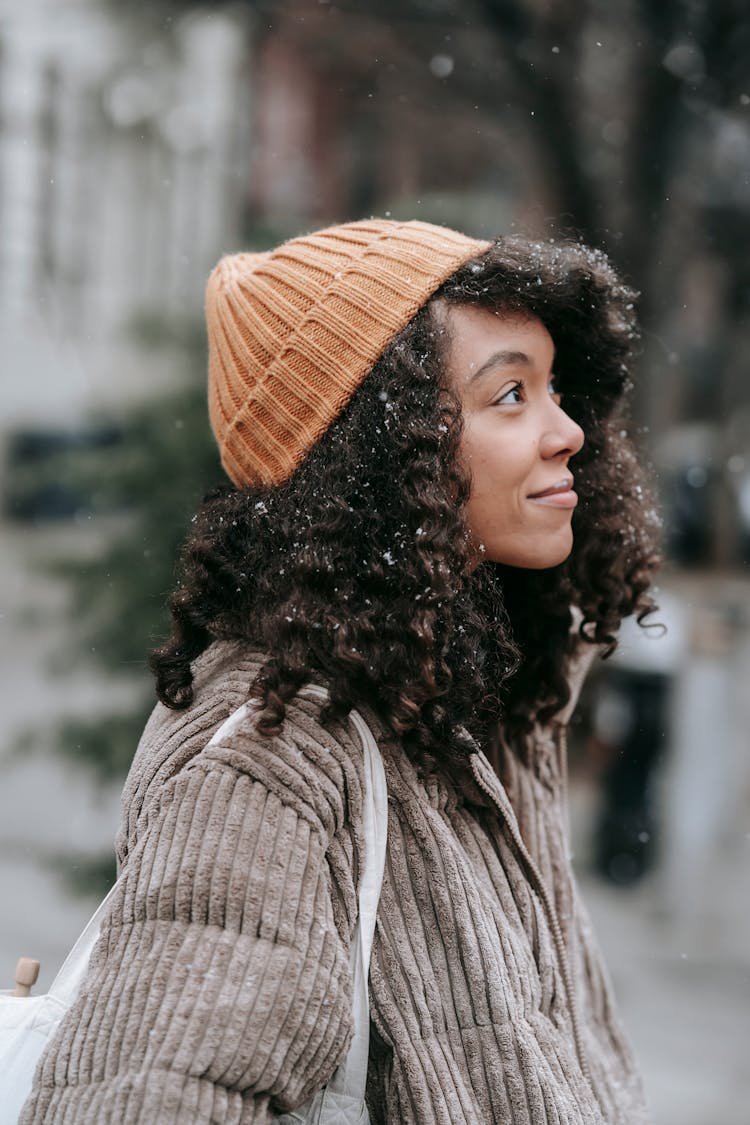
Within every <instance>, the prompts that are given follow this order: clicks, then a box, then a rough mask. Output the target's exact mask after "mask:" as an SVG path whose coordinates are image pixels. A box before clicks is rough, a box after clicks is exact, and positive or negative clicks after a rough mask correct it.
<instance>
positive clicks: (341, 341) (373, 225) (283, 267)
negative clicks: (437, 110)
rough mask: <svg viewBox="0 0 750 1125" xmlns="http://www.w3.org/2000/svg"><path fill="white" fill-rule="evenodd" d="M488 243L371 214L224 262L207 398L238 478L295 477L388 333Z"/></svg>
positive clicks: (213, 315) (211, 286)
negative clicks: (295, 471) (375, 216)
mask: <svg viewBox="0 0 750 1125" xmlns="http://www.w3.org/2000/svg"><path fill="white" fill-rule="evenodd" d="M488 246H489V243H488V242H481V241H478V240H477V239H473V238H468V237H467V236H466V235H463V234H459V233H458V232H457V231H453V230H448V229H447V228H446V227H439V226H433V225H432V224H430V223H422V222H417V221H412V222H406V223H399V222H393V221H390V220H386V219H370V220H368V221H365V222H359V223H346V224H344V225H342V226H335V227H329V228H328V229H327V230H322V231H317V232H315V233H314V234H309V235H303V236H301V237H299V238H293V239H290V241H289V242H285V243H284V244H283V246H280V247H279V248H278V249H276V250H273V251H271V252H270V253H264V254H232V255H229V256H227V257H225V258H222V259H221V261H220V262H219V264H218V265H217V266H216V268H215V269H214V271H213V273H212V274H211V276H210V278H209V281H208V287H207V289H206V321H207V325H208V344H209V376H208V380H209V388H208V404H209V415H210V419H211V426H212V428H213V431H214V435H215V437H216V440H217V442H218V445H219V449H220V451H221V461H222V464H223V466H224V468H225V470H226V472H227V473H228V475H229V476H230V477H231V479H232V480H233V481H234V483H235V484H237V485H246V484H279V483H280V482H281V481H283V480H286V479H287V477H289V476H291V474H292V473H293V472H294V470H295V469H296V468H297V466H298V465H299V464H300V462H301V461H302V460H303V459H304V457H305V455H306V454H307V453H308V452H309V450H310V449H311V448H312V446H313V445H314V444H315V442H316V441H317V440H318V438H319V437H320V436H321V435H322V434H323V433H324V432H325V430H326V429H327V428H328V427H329V426H330V424H331V422H333V420H334V419H335V418H336V417H337V416H338V415H339V414H340V413H341V411H342V410H343V409H344V407H345V406H346V404H347V402H348V401H349V399H350V398H351V396H352V394H353V393H354V391H355V390H356V389H357V387H358V386H359V385H360V383H361V382H362V381H363V379H364V378H365V376H366V375H367V373H368V372H369V371H370V370H371V368H372V366H373V364H374V363H375V361H376V360H377V359H378V357H379V356H380V355H381V353H382V352H383V351H384V349H385V347H386V345H387V344H388V343H389V342H390V340H392V339H393V337H394V336H395V335H396V334H397V333H398V332H399V331H400V330H401V329H402V328H404V327H405V326H406V325H407V324H408V322H409V321H410V320H411V318H412V317H413V316H414V314H415V313H416V312H417V310H418V309H419V308H420V307H421V306H422V305H423V304H424V303H425V301H426V300H427V299H428V297H430V296H431V295H432V294H433V293H434V292H435V290H436V289H438V288H439V286H440V285H441V284H442V282H443V281H445V280H446V278H448V277H450V275H451V274H452V273H453V271H454V270H456V269H457V268H458V267H459V266H460V265H462V264H463V263H464V262H465V261H467V260H468V259H469V258H472V257H475V256H476V255H478V254H481V253H482V252H483V251H484V250H486V249H487V247H488Z"/></svg>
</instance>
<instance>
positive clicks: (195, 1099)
mask: <svg viewBox="0 0 750 1125" xmlns="http://www.w3.org/2000/svg"><path fill="white" fill-rule="evenodd" d="M256 661H257V657H253V656H252V655H250V654H247V653H243V651H242V650H241V649H240V648H239V647H238V646H235V645H229V644H219V645H215V646H213V648H212V649H211V650H209V652H208V653H206V654H204V656H203V657H202V658H201V659H200V661H199V662H198V669H197V671H198V692H197V697H196V702H195V704H194V705H193V707H191V709H190V710H189V711H188V712H186V713H183V714H175V713H170V712H167V711H166V710H165V709H164V708H162V707H158V708H157V709H156V711H155V712H154V715H153V716H152V719H151V721H150V722H149V725H148V726H147V728H146V731H145V733H144V737H143V739H142V742H141V746H140V748H139V752H138V755H137V757H136V760H135V762H134V766H133V769H132V771H131V774H130V777H129V779H128V782H127V785H126V789H125V793H124V821H123V828H122V831H121V834H120V836H119V839H118V852H119V855H120V859H121V861H123V862H124V863H125V864H126V869H127V880H126V882H125V885H124V887H123V890H122V893H121V895H120V896H119V898H118V901H117V903H116V904H115V906H114V907H113V910H112V914H111V917H110V919H109V921H108V923H107V925H106V928H105V930H104V932H103V935H102V938H101V940H100V942H99V944H98V945H97V948H96V950H95V952H94V955H93V959H92V964H91V967H90V970H89V974H88V977H87V980H86V984H85V987H84V990H83V992H82V994H81V996H80V998H79V1000H78V1002H77V1003H76V1005H75V1006H74V1008H73V1009H72V1010H71V1012H70V1013H69V1015H68V1017H67V1018H66V1020H65V1021H64V1023H63V1026H62V1028H61V1031H60V1033H59V1035H58V1037H57V1039H56V1040H55V1042H54V1043H53V1044H52V1045H51V1047H50V1049H49V1050H48V1052H47V1053H46V1054H45V1056H44V1057H43V1060H42V1062H41V1064H40V1068H39V1071H38V1073H37V1078H36V1083H35V1089H34V1092H33V1094H32V1097H31V1099H30V1101H29V1103H28V1104H27V1106H26V1108H25V1110H24V1113H23V1116H22V1123H23V1125H32V1123H35V1125H39V1123H42V1122H45V1123H47V1125H95V1123H96V1125H99V1123H104V1122H111V1123H112V1125H115V1123H117V1125H136V1123H138V1125H144V1123H151V1122H154V1123H158V1125H162V1123H163V1125H204V1123H205V1125H208V1123H209V1122H212V1123H217V1125H218V1123H222V1125H225V1123H235V1122H236V1123H243V1125H244V1123H248V1122H268V1121H270V1120H272V1112H278V1111H279V1110H281V1109H286V1108H290V1107H293V1106H294V1105H296V1104H299V1103H301V1102H302V1101H304V1100H305V1099H306V1098H307V1097H308V1096H309V1094H310V1092H311V1091H312V1090H314V1089H316V1088H318V1087H319V1086H321V1085H323V1084H324V1083H325V1081H326V1080H327V1078H328V1077H329V1076H330V1074H331V1073H332V1072H333V1070H334V1068H335V1066H336V1065H337V1063H338V1062H339V1061H340V1059H341V1058H342V1057H343V1054H344V1052H345V1050H346V1047H347V1044H348V1041H349V1036H350V1030H351V1015H350V980H349V972H348V944H349V938H350V935H351V932H352V929H353V927H354V923H355V919H356V890H357V881H358V872H359V866H360V858H361V855H362V846H363V843H362V839H361V835H360V821H361V809H362V770H361V754H362V752H361V747H360V745H359V741H358V738H357V736H356V734H354V732H352V731H351V730H350V729H349V727H348V724H342V725H341V726H340V727H337V728H336V729H335V730H333V731H331V732H327V731H326V730H324V729H323V728H322V727H321V726H320V724H319V723H318V721H317V713H318V706H319V705H318V704H316V703H312V702H309V701H305V700H299V699H298V700H295V701H294V702H293V703H292V704H291V705H290V707H289V709H288V719H287V723H286V725H285V728H284V732H283V735H282V737H280V738H276V739H273V740H271V741H269V740H264V739H262V738H259V737H258V736H257V735H256V734H255V733H254V731H253V727H252V720H249V721H248V724H247V725H246V726H245V727H244V728H242V729H240V730H238V731H237V732H236V734H234V735H233V736H232V737H231V738H230V739H229V740H228V741H227V743H226V744H225V745H222V746H220V747H218V748H211V750H210V751H206V749H205V747H206V744H207V742H208V740H209V738H210V736H211V734H212V733H213V731H214V730H216V729H217V727H218V725H219V724H220V722H221V721H223V719H224V718H226V716H227V715H228V714H229V713H231V711H232V710H234V709H235V708H236V707H237V706H239V704H240V703H241V702H242V701H243V699H244V698H245V697H246V690H247V684H248V683H249V682H250V680H251V679H252V678H253V675H254V674H255V672H256V671H257V667H258V665H257V662H256ZM365 717H366V718H367V720H368V722H370V724H371V726H372V729H373V731H374V733H375V734H376V737H377V738H378V743H379V745H380V747H381V752H382V754H383V760H384V764H385V768H386V775H387V778H388V787H389V825H388V832H389V840H388V858H387V862H386V870H385V877H384V883H383V889H382V895H381V900H380V906H379V911H378V927H377V932H376V937H375V944H374V948H373V960H372V965H371V974H370V997H371V1015H372V1033H371V1046H370V1067H369V1076H368V1095H367V1096H368V1104H369V1108H370V1113H371V1117H372V1120H373V1122H374V1123H375V1125H378V1123H389V1125H391V1123H392V1125H397V1123H398V1125H400V1123H406V1125H409V1123H414V1125H438V1123H439V1125H462V1123H465V1125H487V1123H488V1122H497V1123H501V1125H506V1123H507V1125H552V1123H554V1125H605V1123H606V1125H647V1122H648V1120H649V1118H648V1114H647V1112H646V1109H645V1106H644V1101H643V1094H642V1091H641V1087H640V1082H639V1078H638V1075H637V1072H636V1069H635V1066H634V1064H633V1059H632V1056H631V1053H630V1050H629V1047H628V1045H627V1043H626V1041H625V1039H624V1037H623V1034H622V1031H621V1029H620V1027H619V1024H618V1021H617V1017H616V1015H615V1010H614V1004H613V1000H612V994H611V990H610V986H609V983H608V980H607V975H606V972H605V970H604V967H603V965H602V962H601V958H600V955H599V952H598V950H597V947H596V944H595V941H594V939H593V936H592V934H591V930H590V926H589V924H588V920H587V918H586V915H585V912H584V911H583V909H582V907H581V904H580V901H579V899H578V896H577V893H576V890H575V887H574V885H573V881H572V877H571V871H570V866H569V862H568V859H567V841H566V830H565V825H564V816H565V811H564V794H563V789H564V787H563V785H562V780H561V770H562V765H563V763H562V759H561V757H560V747H559V745H558V744H557V743H555V742H554V741H553V740H550V739H545V738H544V736H541V735H540V738H539V740H538V742H539V753H538V755H537V757H536V758H535V760H534V761H535V764H534V767H533V768H529V767H526V766H525V765H523V764H522V763H521V761H520V760H519V758H518V757H517V756H515V755H513V754H512V753H511V752H510V750H508V748H501V756H500V758H499V760H498V762H497V763H496V768H497V769H498V770H499V772H500V774H501V775H502V777H503V782H504V785H503V783H501V781H500V780H498V778H497V775H496V774H494V773H493V772H492V770H491V768H490V766H489V763H487V761H486V759H483V758H481V757H480V756H477V763H478V764H479V765H480V766H481V768H479V769H476V770H474V772H473V773H467V774H466V775H465V776H464V777H462V779H461V781H460V783H458V782H456V781H453V780H451V779H449V778H447V777H445V776H443V775H442V774H431V775H429V776H427V777H421V776H420V775H419V774H418V773H417V771H416V770H415V768H414V767H413V766H412V765H411V763H410V762H409V761H408V759H407V758H406V757H405V755H404V754H403V751H402V750H401V748H400V746H399V745H398V743H397V742H395V741H394V740H393V739H391V738H388V737H386V735H385V733H384V732H383V730H382V728H380V727H379V725H378V723H377V720H376V719H375V717H374V716H372V715H369V714H366V713H365ZM488 779H494V780H488ZM480 783H481V784H480ZM488 790H489V791H488ZM508 799H510V805H508ZM502 807H507V808H508V810H509V811H508V814H507V815H502V814H501V813H500V811H499V809H500V808H502ZM509 818H512V820H513V823H514V825H515V829H516V830H517V831H520V832H521V834H522V837H523V845H524V849H525V850H526V849H527V850H528V854H529V856H531V857H533V860H534V862H535V864H536V866H537V868H538V869H539V870H540V871H541V873H542V877H543V879H544V882H545V884H546V885H547V886H548V890H549V895H550V898H551V900H552V902H553V904H554V912H555V913H556V915H557V918H558V922H559V924H560V927H561V930H562V933H563V937H564V944H565V950H564V954H565V957H566V959H567V960H568V961H569V964H570V970H571V974H572V979H573V982H574V996H573V997H572V1000H573V1002H574V1006H575V1007H576V1009H577V1011H578V1020H579V1024H580V1027H581V1031H582V1039H583V1045H584V1050H585V1055H586V1060H585V1061H586V1070H588V1071H589V1072H590V1075H591V1078H590V1080H589V1078H588V1077H586V1075H585V1073H584V1069H583V1068H582V1065H581V1060H580V1059H579V1057H578V1055H577V1052H576V1047H575V1044H574V1037H573V1031H572V1014H571V1005H570V1003H569V999H571V997H569V995H568V993H567V992H566V987H565V982H564V980H563V974H562V971H561V963H560V955H559V950H558V949H557V947H556V945H555V942H554V941H553V938H552V934H551V930H550V917H549V916H548V913H547V912H546V911H545V909H544V907H543V903H542V902H541V900H540V895H539V893H538V890H537V889H536V888H535V886H534V881H533V879H531V878H530V877H529V870H528V864H527V863H525V861H524V859H523V857H522V856H521V855H520V854H519V850H518V847H517V846H516V844H514V842H513V839H512V833H511V832H509V828H508V821H509Z"/></svg>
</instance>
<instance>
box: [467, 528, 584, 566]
mask: <svg viewBox="0 0 750 1125" xmlns="http://www.w3.org/2000/svg"><path fill="white" fill-rule="evenodd" d="M504 546H505V549H503V548H502V547H498V549H497V550H496V551H493V550H492V548H491V547H490V546H488V547H487V548H486V549H485V553H484V555H483V559H484V561H487V562H495V563H500V564H501V565H502V566H512V567H515V568H516V570H551V569H552V567H555V566H560V564H561V563H564V562H565V560H566V559H567V558H569V557H570V552H571V551H572V550H573V536H572V535H570V536H569V537H566V539H565V541H564V542H560V543H558V544H552V543H550V542H549V540H545V542H544V543H542V544H540V545H539V546H538V547H532V546H531V545H529V546H528V547H527V548H526V549H521V550H512V549H511V550H508V545H507V544H505V545H504Z"/></svg>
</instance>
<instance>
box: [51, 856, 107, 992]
mask: <svg viewBox="0 0 750 1125" xmlns="http://www.w3.org/2000/svg"><path fill="white" fill-rule="evenodd" d="M121 882H122V875H120V877H119V878H118V880H117V882H116V883H115V884H114V886H112V887H110V889H109V891H108V892H107V894H106V895H105V896H104V898H103V899H102V901H101V902H100V903H99V905H98V906H97V908H96V910H95V911H94V913H93V914H92V916H91V918H90V919H89V920H88V922H87V923H86V925H85V926H84V928H83V931H82V933H81V934H80V936H79V938H78V940H77V941H76V943H75V945H74V946H73V948H72V949H71V951H70V953H69V954H68V956H67V957H66V958H65V960H64V961H63V963H62V965H61V967H60V969H59V970H58V973H57V976H56V977H55V979H54V980H53V982H52V984H51V986H50V990H49V993H48V995H49V996H54V998H55V999H56V1000H59V1001H60V1003H61V1004H63V1005H64V1006H65V1007H66V1008H69V1007H70V1005H71V1004H72V1003H73V1001H74V1000H75V998H76V995H77V993H78V990H79V988H80V986H81V981H82V980H83V977H84V975H85V973H86V968H87V966H88V963H89V959H90V957H91V952H92V950H93V948H94V946H95V945H96V942H97V938H98V937H99V933H100V931H101V928H102V922H103V920H104V917H105V915H106V913H107V911H108V909H109V907H110V905H111V903H112V900H113V898H114V897H115V892H116V891H117V889H118V887H119V886H120V883H121Z"/></svg>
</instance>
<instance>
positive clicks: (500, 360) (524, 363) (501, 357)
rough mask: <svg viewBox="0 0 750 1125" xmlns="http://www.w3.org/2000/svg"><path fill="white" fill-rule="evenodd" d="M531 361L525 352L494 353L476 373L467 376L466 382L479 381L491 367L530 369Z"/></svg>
mask: <svg viewBox="0 0 750 1125" xmlns="http://www.w3.org/2000/svg"><path fill="white" fill-rule="evenodd" d="M530 366H531V360H530V359H529V357H528V356H527V355H526V352H513V351H505V352H494V353H493V354H492V355H491V356H490V357H489V359H486V360H485V361H484V363H483V364H482V366H481V367H478V368H477V370H476V371H472V373H471V375H470V376H469V379H468V382H469V383H473V382H474V380H475V379H479V378H480V377H481V376H482V375H486V374H487V372H488V371H489V370H490V369H491V368H493V367H530Z"/></svg>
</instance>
